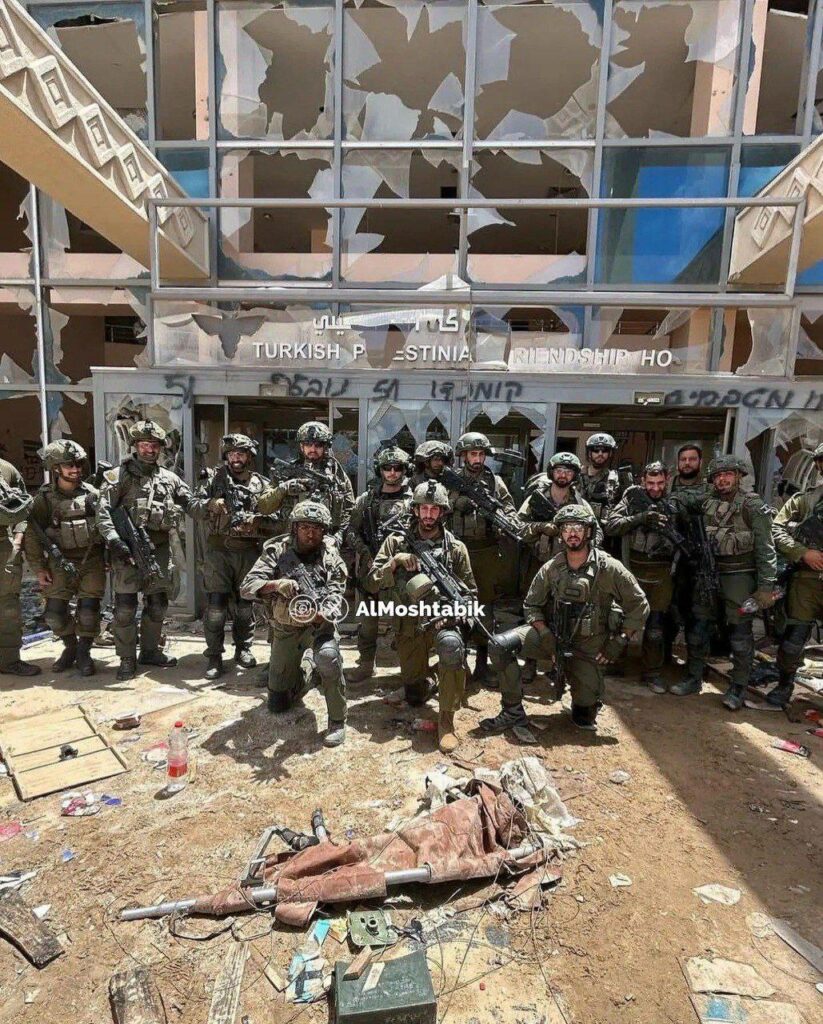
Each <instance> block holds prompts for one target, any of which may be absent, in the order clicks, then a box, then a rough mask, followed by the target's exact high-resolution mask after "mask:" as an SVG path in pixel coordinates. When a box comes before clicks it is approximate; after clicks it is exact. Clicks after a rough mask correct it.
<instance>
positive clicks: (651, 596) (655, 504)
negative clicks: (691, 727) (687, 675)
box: [605, 462, 678, 693]
mask: <svg viewBox="0 0 823 1024" xmlns="http://www.w3.org/2000/svg"><path fill="white" fill-rule="evenodd" d="M668 482H669V471H668V469H666V467H665V466H664V465H663V463H662V462H650V463H648V465H646V466H645V467H644V469H643V474H642V476H641V481H640V486H639V487H634V486H632V487H629V488H628V490H627V491H626V493H625V494H624V495H623V497H622V498H621V499H620V501H619V502H618V503H617V505H616V506H615V507H614V508H613V509H612V510H611V511H610V512H609V513H608V515H607V516H606V523H605V529H606V534H607V535H608V536H610V537H625V536H627V535H628V538H629V558H628V563H629V564H628V567H629V570H630V571H631V573H632V575H633V576H634V577H635V579H636V580H637V582H638V583H639V584H640V586H641V588H642V589H643V593H644V594H645V595H646V600H647V601H648V602H649V608H650V612H649V617H648V619H646V626H645V629H644V631H643V648H642V656H643V676H642V680H643V682H644V683H646V684H647V685H648V687H649V689H650V690H651V691H652V692H653V693H665V692H666V685H665V683H664V682H663V680H662V678H661V676H660V671H661V669H662V668H663V663H664V657H665V621H666V613H667V612H668V610H669V608H670V606H671V603H672V597H673V594H674V580H673V576H672V572H673V570H674V565H675V558H676V557H677V556H678V546H677V544H676V542H675V540H674V539H673V537H675V538H676V537H677V536H678V535H677V534H676V533H673V530H674V518H675V515H676V509H675V508H673V507H672V506H671V505H670V504H669V503H668V502H667V501H666V486H667V484H668Z"/></svg>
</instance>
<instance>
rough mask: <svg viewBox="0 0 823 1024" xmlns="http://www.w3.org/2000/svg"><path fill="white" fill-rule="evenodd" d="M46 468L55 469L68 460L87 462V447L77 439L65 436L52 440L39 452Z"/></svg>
mask: <svg viewBox="0 0 823 1024" xmlns="http://www.w3.org/2000/svg"><path fill="white" fill-rule="evenodd" d="M37 454H38V455H39V456H40V459H41V460H42V462H43V465H44V466H45V467H46V469H54V467H55V466H61V465H63V464H64V463H66V462H87V461H88V455H87V454H86V450H85V448H83V446H82V445H79V444H78V443H77V442H76V441H72V440H70V439H69V438H65V439H64V440H62V441H52V442H51V443H50V444H47V445H46V447H45V448H41V449H40V451H39V452H38V453H37Z"/></svg>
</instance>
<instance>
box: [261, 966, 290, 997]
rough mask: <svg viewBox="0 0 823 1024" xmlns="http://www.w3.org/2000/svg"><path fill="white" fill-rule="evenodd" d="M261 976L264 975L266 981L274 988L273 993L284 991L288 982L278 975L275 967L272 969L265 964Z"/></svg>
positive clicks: (278, 972)
mask: <svg viewBox="0 0 823 1024" xmlns="http://www.w3.org/2000/svg"><path fill="white" fill-rule="evenodd" d="M263 974H265V976H266V979H267V980H268V981H270V982H271V984H272V985H273V986H274V988H275V991H277V992H285V991H286V986H287V985H288V982H287V981H286V979H285V978H284V977H283V975H282V974H281V973H280V971H278V970H277V968H276V967H273V966H272V965H271V964H266V966H265V967H264V968H263Z"/></svg>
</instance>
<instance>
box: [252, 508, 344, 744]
mask: <svg viewBox="0 0 823 1024" xmlns="http://www.w3.org/2000/svg"><path fill="white" fill-rule="evenodd" d="M331 528H332V518H331V513H330V512H329V510H328V509H327V508H326V506H325V505H321V504H320V503H319V502H316V501H301V502H298V503H297V505H295V506H294V508H293V509H292V511H291V514H290V515H289V530H290V533H288V534H287V535H286V536H284V537H275V538H273V539H272V540H270V541H268V542H267V543H266V545H265V547H264V548H263V553H262V555H261V556H260V557H259V558H258V559H257V561H256V562H255V563H254V565H253V566H252V569H251V571H250V572H249V574H248V576H246V578H245V580H244V581H243V585H242V587H241V588H240V594H241V596H242V597H243V598H245V600H247V601H261V600H264V599H265V600H266V608H267V611H268V613H269V621H270V622H271V659H270V661H269V711H272V712H275V713H280V712H283V711H288V710H289V708H290V707H292V705H293V704H294V702H295V701H296V700H297V698H298V697H299V696H300V691H301V689H302V683H303V676H302V670H301V661H302V656H303V655H304V654H305V653H306V652H308V651H311V658H312V663H313V671H314V672H315V673H316V674H317V676H318V677H319V680H320V685H321V686H322V688H323V694H324V696H325V698H326V708H327V710H328V729H327V730H326V735H325V737H324V738H323V743H324V744H325V745H326V746H327V747H339V746H340V744H341V743H343V742H344V741H345V739H346V683H345V679H344V677H343V658H342V655H341V654H340V645H339V636H338V632H337V626H336V624H335V623H336V621H337V619H338V617H339V615H340V605H341V603H342V602H343V600H344V598H343V594H344V591H345V589H346V563H345V562H344V561H343V558H342V556H341V555H340V552H339V551H338V549H337V544H336V543H335V542H334V541H333V540H332V538H331V536H330V532H331Z"/></svg>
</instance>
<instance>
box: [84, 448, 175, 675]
mask: <svg viewBox="0 0 823 1024" xmlns="http://www.w3.org/2000/svg"><path fill="white" fill-rule="evenodd" d="M192 500H193V499H192V494H191V491H190V490H189V488H188V487H187V486H186V484H185V483H184V482H183V481H182V480H181V479H180V477H179V476H177V474H176V473H172V472H171V470H169V469H165V468H163V467H162V466H158V465H151V464H149V463H143V462H140V461H139V460H138V459H137V458H128V459H126V461H125V462H123V463H122V464H121V465H120V466H117V467H116V468H115V469H111V470H109V471H108V472H107V473H105V474H104V477H103V486H102V488H101V490H100V501H99V503H98V506H97V526H98V529H99V530H100V533H101V534H102V536H103V539H104V540H105V541H106V542H107V543H110V542H111V541H114V540H116V539H117V530H115V528H114V523H113V522H112V518H111V510H112V509H113V508H115V507H116V506H118V505H122V506H123V507H124V508H126V509H127V510H128V511H129V513H130V515H131V517H132V519H133V520H134V522H135V524H136V525H137V526H142V527H144V528H145V530H146V532H147V533H148V536H149V539H150V540H151V542H152V543H153V544H154V548H155V551H154V556H155V558H156V559H157V564H158V566H159V568H160V576H159V578H158V579H156V580H152V581H151V582H150V583H149V584H146V585H144V584H143V582H142V581H141V580H140V577H139V574H138V572H137V569H136V568H135V566H133V565H131V564H130V563H129V562H124V561H123V560H122V559H119V558H117V557H113V558H112V572H113V589H114V622H113V626H112V632H113V634H114V646H115V650H116V651H117V655H118V657H119V658H121V659H123V658H134V657H135V655H136V651H137V625H136V620H137V595H138V593H140V592H141V591H142V592H143V613H142V616H141V619H140V647H141V651H142V653H143V654H146V653H148V652H156V651H158V650H159V648H160V639H161V636H162V631H163V619H164V618H165V615H166V609H167V608H168V605H169V596H168V591H169V588H170V586H171V582H172V581H171V565H170V556H171V546H170V543H169V534H170V533H171V531H172V530H174V529H176V528H177V527H178V526H179V524H180V521H181V519H182V513H183V512H184V511H188V509H189V506H190V505H191V502H192Z"/></svg>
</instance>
